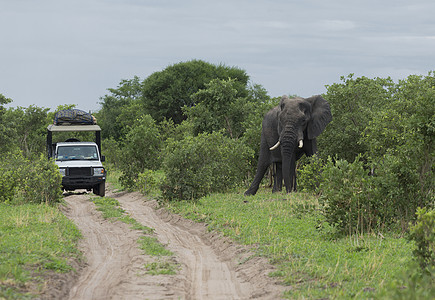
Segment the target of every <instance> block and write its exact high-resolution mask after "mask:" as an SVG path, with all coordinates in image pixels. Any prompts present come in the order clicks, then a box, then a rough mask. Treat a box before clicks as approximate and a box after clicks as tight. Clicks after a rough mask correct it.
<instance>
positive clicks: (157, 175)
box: [136, 169, 165, 195]
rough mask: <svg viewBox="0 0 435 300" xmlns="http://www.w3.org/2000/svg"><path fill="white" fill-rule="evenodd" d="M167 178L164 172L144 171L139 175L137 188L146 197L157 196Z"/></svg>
mask: <svg viewBox="0 0 435 300" xmlns="http://www.w3.org/2000/svg"><path fill="white" fill-rule="evenodd" d="M164 178H165V174H164V173H163V172H162V171H153V170H148V169H146V170H144V171H143V172H142V173H140V174H139V176H138V178H137V182H136V188H137V189H138V190H139V191H140V192H141V193H142V194H144V195H156V194H157V193H158V192H159V188H160V186H161V185H162V182H163V180H164Z"/></svg>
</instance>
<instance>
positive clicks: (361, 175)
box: [319, 157, 373, 234]
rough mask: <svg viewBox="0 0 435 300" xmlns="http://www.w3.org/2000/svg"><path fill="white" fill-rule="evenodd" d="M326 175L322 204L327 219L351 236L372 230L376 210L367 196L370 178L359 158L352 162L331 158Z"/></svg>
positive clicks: (320, 200) (322, 185)
mask: <svg viewBox="0 0 435 300" xmlns="http://www.w3.org/2000/svg"><path fill="white" fill-rule="evenodd" d="M323 176H324V177H323V179H324V180H323V182H322V183H321V187H320V188H321V190H322V195H321V197H320V198H319V202H320V204H321V205H322V208H323V213H324V215H325V217H326V220H327V221H328V222H329V223H330V224H331V225H334V226H336V227H337V228H338V229H339V230H340V231H342V232H348V233H349V234H353V233H356V232H359V231H363V230H364V229H367V228H370V225H371V224H372V222H373V220H371V217H370V216H371V215H370V211H371V210H372V209H373V207H372V206H371V205H372V203H371V202H372V201H370V200H371V199H370V197H368V196H369V195H367V193H366V183H367V179H368V178H367V174H366V172H365V170H364V168H363V162H362V161H361V159H360V157H357V158H356V159H355V161H354V162H353V163H349V162H347V161H346V160H342V159H340V160H337V161H336V162H334V161H333V160H332V159H331V158H329V159H328V162H327V164H326V166H325V169H324V171H323Z"/></svg>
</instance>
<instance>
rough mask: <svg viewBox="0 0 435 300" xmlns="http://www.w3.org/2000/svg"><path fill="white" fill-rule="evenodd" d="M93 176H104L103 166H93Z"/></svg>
mask: <svg viewBox="0 0 435 300" xmlns="http://www.w3.org/2000/svg"><path fill="white" fill-rule="evenodd" d="M94 176H104V168H94Z"/></svg>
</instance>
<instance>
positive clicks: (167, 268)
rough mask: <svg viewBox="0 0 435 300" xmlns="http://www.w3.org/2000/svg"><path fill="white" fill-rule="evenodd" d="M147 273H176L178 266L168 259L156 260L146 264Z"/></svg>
mask: <svg viewBox="0 0 435 300" xmlns="http://www.w3.org/2000/svg"><path fill="white" fill-rule="evenodd" d="M145 269H146V270H147V274H150V275H174V274H176V273H177V270H178V266H177V265H176V264H174V263H171V262H168V261H156V262H152V263H149V264H146V265H145Z"/></svg>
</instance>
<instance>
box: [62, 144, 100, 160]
mask: <svg viewBox="0 0 435 300" xmlns="http://www.w3.org/2000/svg"><path fill="white" fill-rule="evenodd" d="M56 160H98V153H97V148H96V147H95V146H62V147H58V148H57V153H56Z"/></svg>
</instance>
